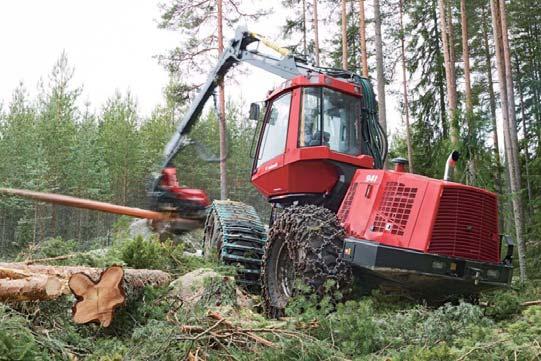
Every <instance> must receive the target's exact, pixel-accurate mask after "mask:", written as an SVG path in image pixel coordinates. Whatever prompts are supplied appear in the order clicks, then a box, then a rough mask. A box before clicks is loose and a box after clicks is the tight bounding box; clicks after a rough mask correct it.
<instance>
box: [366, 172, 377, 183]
mask: <svg viewBox="0 0 541 361" xmlns="http://www.w3.org/2000/svg"><path fill="white" fill-rule="evenodd" d="M377 181H378V176H377V175H376V174H367V175H366V179H365V182H367V183H376V182H377Z"/></svg>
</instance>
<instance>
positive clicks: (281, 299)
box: [261, 205, 352, 318]
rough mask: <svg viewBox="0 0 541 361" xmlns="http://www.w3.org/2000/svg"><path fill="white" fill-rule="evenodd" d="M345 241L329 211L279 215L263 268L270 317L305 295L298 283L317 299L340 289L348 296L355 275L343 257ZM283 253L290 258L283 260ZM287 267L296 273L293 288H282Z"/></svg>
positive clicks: (298, 209) (301, 209) (305, 209)
mask: <svg viewBox="0 0 541 361" xmlns="http://www.w3.org/2000/svg"><path fill="white" fill-rule="evenodd" d="M344 238H345V233H344V230H343V228H342V227H341V226H340V223H339V222H338V219H337V218H336V215H335V214H334V213H333V212H331V211H330V210H328V209H326V208H323V207H318V206H314V205H304V206H292V207H289V208H287V209H285V210H284V211H283V212H282V214H280V216H279V217H278V218H277V219H276V221H275V222H274V224H273V226H272V228H271V229H270V232H269V238H268V241H267V244H266V247H265V253H264V255H263V264H262V269H261V280H262V293H263V295H262V296H263V306H264V311H265V314H266V315H267V317H270V318H278V317H282V316H284V314H285V308H286V306H287V304H288V302H289V300H290V298H291V297H294V296H296V295H298V294H300V292H305V291H304V290H302V288H303V287H301V290H299V289H298V288H299V287H296V286H295V285H298V283H299V281H300V283H301V284H303V285H305V286H308V289H309V292H311V293H316V294H317V296H318V297H323V296H324V295H325V294H328V295H331V296H332V295H333V294H334V291H337V290H340V291H341V292H343V293H347V291H348V290H349V289H350V285H351V282H352V275H351V269H350V266H349V265H348V264H347V263H346V262H344V261H343V260H342V259H341V258H340V254H341V252H342V249H343V244H344ZM284 247H285V248H284ZM284 251H285V252H287V256H283V257H282V258H280V254H281V253H282V252H284ZM286 268H290V269H291V270H292V272H293V279H294V282H293V283H291V282H289V284H290V285H291V284H292V285H293V287H291V289H289V288H290V287H284V286H283V284H284V282H283V279H284V277H281V276H280V275H279V274H280V273H283V271H284V270H285V269H286ZM327 280H334V281H335V282H334V286H333V287H332V288H331V289H330V290H328V289H327V290H326V287H325V286H326V282H327ZM285 283H288V282H285ZM304 288H305V287H304ZM286 289H287V291H289V292H287V291H286Z"/></svg>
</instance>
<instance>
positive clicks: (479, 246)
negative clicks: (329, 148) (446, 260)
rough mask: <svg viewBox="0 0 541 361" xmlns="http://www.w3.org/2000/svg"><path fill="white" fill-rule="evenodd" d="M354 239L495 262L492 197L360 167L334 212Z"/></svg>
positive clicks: (496, 244)
mask: <svg viewBox="0 0 541 361" xmlns="http://www.w3.org/2000/svg"><path fill="white" fill-rule="evenodd" d="M338 217H339V219H340V220H341V222H342V224H343V225H344V228H345V229H346V232H347V233H348V234H350V235H352V236H354V237H356V238H359V239H365V240H370V241H374V242H378V243H381V244H384V245H387V246H393V247H400V248H407V249H410V250H416V251H420V252H425V253H431V254H438V255H445V256H450V257H457V258H463V259H470V260H478V261H485V262H492V263H498V262H499V261H500V235H499V232H498V206H497V198H496V195H495V194H493V193H490V192H488V191H485V190H482V189H479V188H474V187H469V186H466V185H463V184H458V183H453V182H446V181H441V180H437V179H431V178H427V177H423V176H420V175H415V174H411V173H403V172H395V171H383V170H365V169H360V170H358V171H357V172H356V173H355V177H354V178H353V181H352V183H351V186H350V188H349V190H348V193H347V194H346V197H345V199H344V202H343V203H342V206H341V207H340V210H339V212H338Z"/></svg>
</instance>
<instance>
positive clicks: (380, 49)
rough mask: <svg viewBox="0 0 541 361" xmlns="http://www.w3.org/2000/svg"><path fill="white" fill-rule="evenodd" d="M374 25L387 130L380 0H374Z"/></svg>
mask: <svg viewBox="0 0 541 361" xmlns="http://www.w3.org/2000/svg"><path fill="white" fill-rule="evenodd" d="M374 27H375V40H376V73H377V82H378V84H377V89H378V112H379V124H380V125H381V127H382V128H383V130H384V131H385V132H387V114H386V113H387V112H386V104H385V67H384V63H383V40H382V38H381V9H380V3H379V0H374Z"/></svg>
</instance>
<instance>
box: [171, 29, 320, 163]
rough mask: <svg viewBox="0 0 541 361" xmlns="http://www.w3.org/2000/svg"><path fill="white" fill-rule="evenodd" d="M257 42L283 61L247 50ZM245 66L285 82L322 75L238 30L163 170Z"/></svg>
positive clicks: (179, 132) (179, 128)
mask: <svg viewBox="0 0 541 361" xmlns="http://www.w3.org/2000/svg"><path fill="white" fill-rule="evenodd" d="M254 42H262V43H263V44H265V45H266V46H267V47H269V48H271V49H273V50H275V51H276V52H278V53H279V54H281V55H282V57H274V56H271V55H269V54H264V53H261V52H259V51H257V50H251V49H247V46H248V45H250V44H252V43H254ZM241 62H245V63H248V64H251V65H253V66H255V67H258V68H260V69H263V70H265V71H268V72H269V73H272V74H275V75H278V76H280V77H282V78H284V79H291V78H293V77H295V76H298V75H303V74H308V73H310V72H317V73H320V72H321V70H319V69H318V68H316V67H312V66H310V65H308V64H307V63H306V62H305V61H304V60H303V59H301V58H298V57H295V56H292V55H290V53H289V50H287V49H285V48H281V47H279V46H277V45H276V44H274V43H273V42H272V41H270V40H269V39H266V38H265V37H263V36H261V35H259V34H256V33H253V32H250V31H248V30H247V29H246V28H245V27H239V28H237V30H236V32H235V37H234V38H233V39H232V40H231V42H230V44H229V47H228V48H226V49H225V50H224V52H223V53H222V55H221V56H220V58H219V59H218V62H217V64H216V66H215V67H214V68H213V69H212V71H211V72H210V74H209V76H208V78H207V81H206V82H205V84H204V85H203V86H202V87H201V89H200V90H199V94H198V95H197V97H196V98H195V99H194V101H193V103H192V105H191V106H190V108H189V109H188V111H187V112H186V114H185V115H184V117H183V118H182V120H181V121H180V122H179V123H178V125H177V129H176V131H175V134H174V135H173V137H172V138H171V140H170V141H169V143H168V144H167V145H166V147H165V151H164V163H163V167H166V166H168V165H169V164H170V162H171V160H172V159H173V158H174V157H175V155H176V154H177V153H178V152H179V151H180V150H181V149H182V148H183V147H184V146H186V145H187V144H189V140H188V139H187V137H186V135H187V134H188V133H189V132H190V130H191V128H192V127H193V126H194V124H195V123H196V122H197V119H198V118H199V116H200V115H201V112H202V110H203V107H204V106H205V104H206V102H207V101H208V99H209V98H210V96H211V95H212V94H213V93H214V91H215V89H216V87H217V86H218V83H219V81H220V80H221V79H223V78H224V76H225V75H226V74H227V73H228V72H229V71H230V70H231V69H232V68H233V67H234V66H235V65H237V64H239V63H241Z"/></svg>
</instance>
